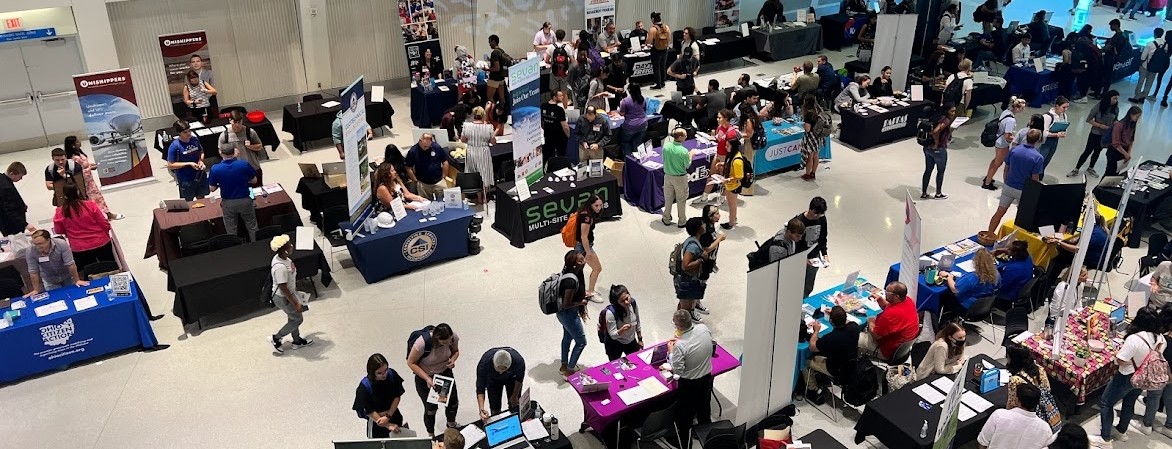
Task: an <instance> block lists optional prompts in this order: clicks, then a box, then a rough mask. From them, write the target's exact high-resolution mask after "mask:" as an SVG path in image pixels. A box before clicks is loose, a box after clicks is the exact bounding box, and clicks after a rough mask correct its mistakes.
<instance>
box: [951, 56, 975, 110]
mask: <svg viewBox="0 0 1172 449" xmlns="http://www.w3.org/2000/svg"><path fill="white" fill-rule="evenodd" d="M955 79H960V80H961V81H962V82H963V83H964V87H963V88H962V89H961V91H962V92H963V94H962V95H961V96H960V101H959V102H956V115H957V116H961V115H965V116H969V115H970V114H969V112H970V109H972V103H973V61H972V60H971V59H968V58H965V59H961V60H960V64H958V65H957V72H956V74H955V75H948V79H946V80H944V92H948V85H949V84H952V81H953V80H955ZM944 101H955V100H954V99H952V98H945V99H944Z"/></svg>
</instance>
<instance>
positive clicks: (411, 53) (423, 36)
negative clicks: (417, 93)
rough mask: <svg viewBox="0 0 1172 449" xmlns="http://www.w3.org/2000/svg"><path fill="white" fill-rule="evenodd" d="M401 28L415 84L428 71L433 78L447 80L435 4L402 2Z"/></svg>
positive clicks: (415, 0)
mask: <svg viewBox="0 0 1172 449" xmlns="http://www.w3.org/2000/svg"><path fill="white" fill-rule="evenodd" d="M399 25H401V26H402V27H403V45H404V47H405V48H406V50H407V68H408V71H409V72H410V74H411V79H412V80H415V79H416V78H417V76H418V75H420V74H421V73H422V72H423V71H424V69H427V72H428V76H430V77H432V78H443V75H442V73H443V71H444V54H443V50H442V48H441V47H440V40H439V21H438V20H437V16H436V11H435V0H399Z"/></svg>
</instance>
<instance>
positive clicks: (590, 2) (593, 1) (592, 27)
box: [573, 0, 615, 38]
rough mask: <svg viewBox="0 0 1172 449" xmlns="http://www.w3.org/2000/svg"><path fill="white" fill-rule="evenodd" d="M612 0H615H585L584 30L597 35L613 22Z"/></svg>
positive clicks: (613, 0) (613, 7)
mask: <svg viewBox="0 0 1172 449" xmlns="http://www.w3.org/2000/svg"><path fill="white" fill-rule="evenodd" d="M614 2H615V0H586V31H589V32H590V34H592V35H595V36H597V35H598V34H599V33H601V32H602V30H603V29H605V28H606V26H607V25H610V24H612V23H615V21H614V11H615V4H614ZM577 37H578V36H574V37H573V38H577Z"/></svg>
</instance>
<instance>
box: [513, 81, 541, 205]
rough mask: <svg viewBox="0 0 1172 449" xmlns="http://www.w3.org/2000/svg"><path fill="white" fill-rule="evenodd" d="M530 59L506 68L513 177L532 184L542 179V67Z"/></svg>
mask: <svg viewBox="0 0 1172 449" xmlns="http://www.w3.org/2000/svg"><path fill="white" fill-rule="evenodd" d="M540 61H541V59H540V58H530V59H528V60H525V61H524V62H521V63H518V64H515V65H513V66H512V67H509V96H511V97H512V100H513V113H512V116H513V166H514V167H516V172H515V173H516V177H517V178H525V180H526V182H528V183H529V184H533V183H534V182H537V180H538V179H541V175H542V174H544V172H542V169H541V167H542V161H541V145H542V144H543V143H544V135H543V134H542V132H541V83H540V81H541V79H540V75H541V66H540V65H538V64H539V62H540Z"/></svg>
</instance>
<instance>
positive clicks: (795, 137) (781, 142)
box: [753, 120, 830, 176]
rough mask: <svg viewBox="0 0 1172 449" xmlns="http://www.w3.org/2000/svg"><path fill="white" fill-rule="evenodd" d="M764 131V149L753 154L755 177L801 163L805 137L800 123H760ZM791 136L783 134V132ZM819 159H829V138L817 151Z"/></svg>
mask: <svg viewBox="0 0 1172 449" xmlns="http://www.w3.org/2000/svg"><path fill="white" fill-rule="evenodd" d="M761 125H762V128H764V129H765V133H766V137H765V148H764V149H759V150H757V151H756V153H755V154H753V172H754V174H755V175H756V176H761V175H764V174H766V173H772V172H776V171H780V170H782V169H784V168H789V167H794V166H797V165H799V164H801V163H802V139H803V138H804V137H805V136H806V132H805V131H804V130H803V127H802V122H801V121H796V122H793V123H791V122H788V121H782V122H781V124H780V125H774V124H773V121H772V120H769V121H764V122H761ZM787 129H788V130H790V131H789V132H791V134H788V135H787V134H783V133H782V132H783V131H784V130H787ZM818 153H819V157H822V156H825V158H826V159H829V158H830V137H829V136H827V137H826V139H825V140H824V141H823V143H822V148H821V149H820V150H819V151H818Z"/></svg>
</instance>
